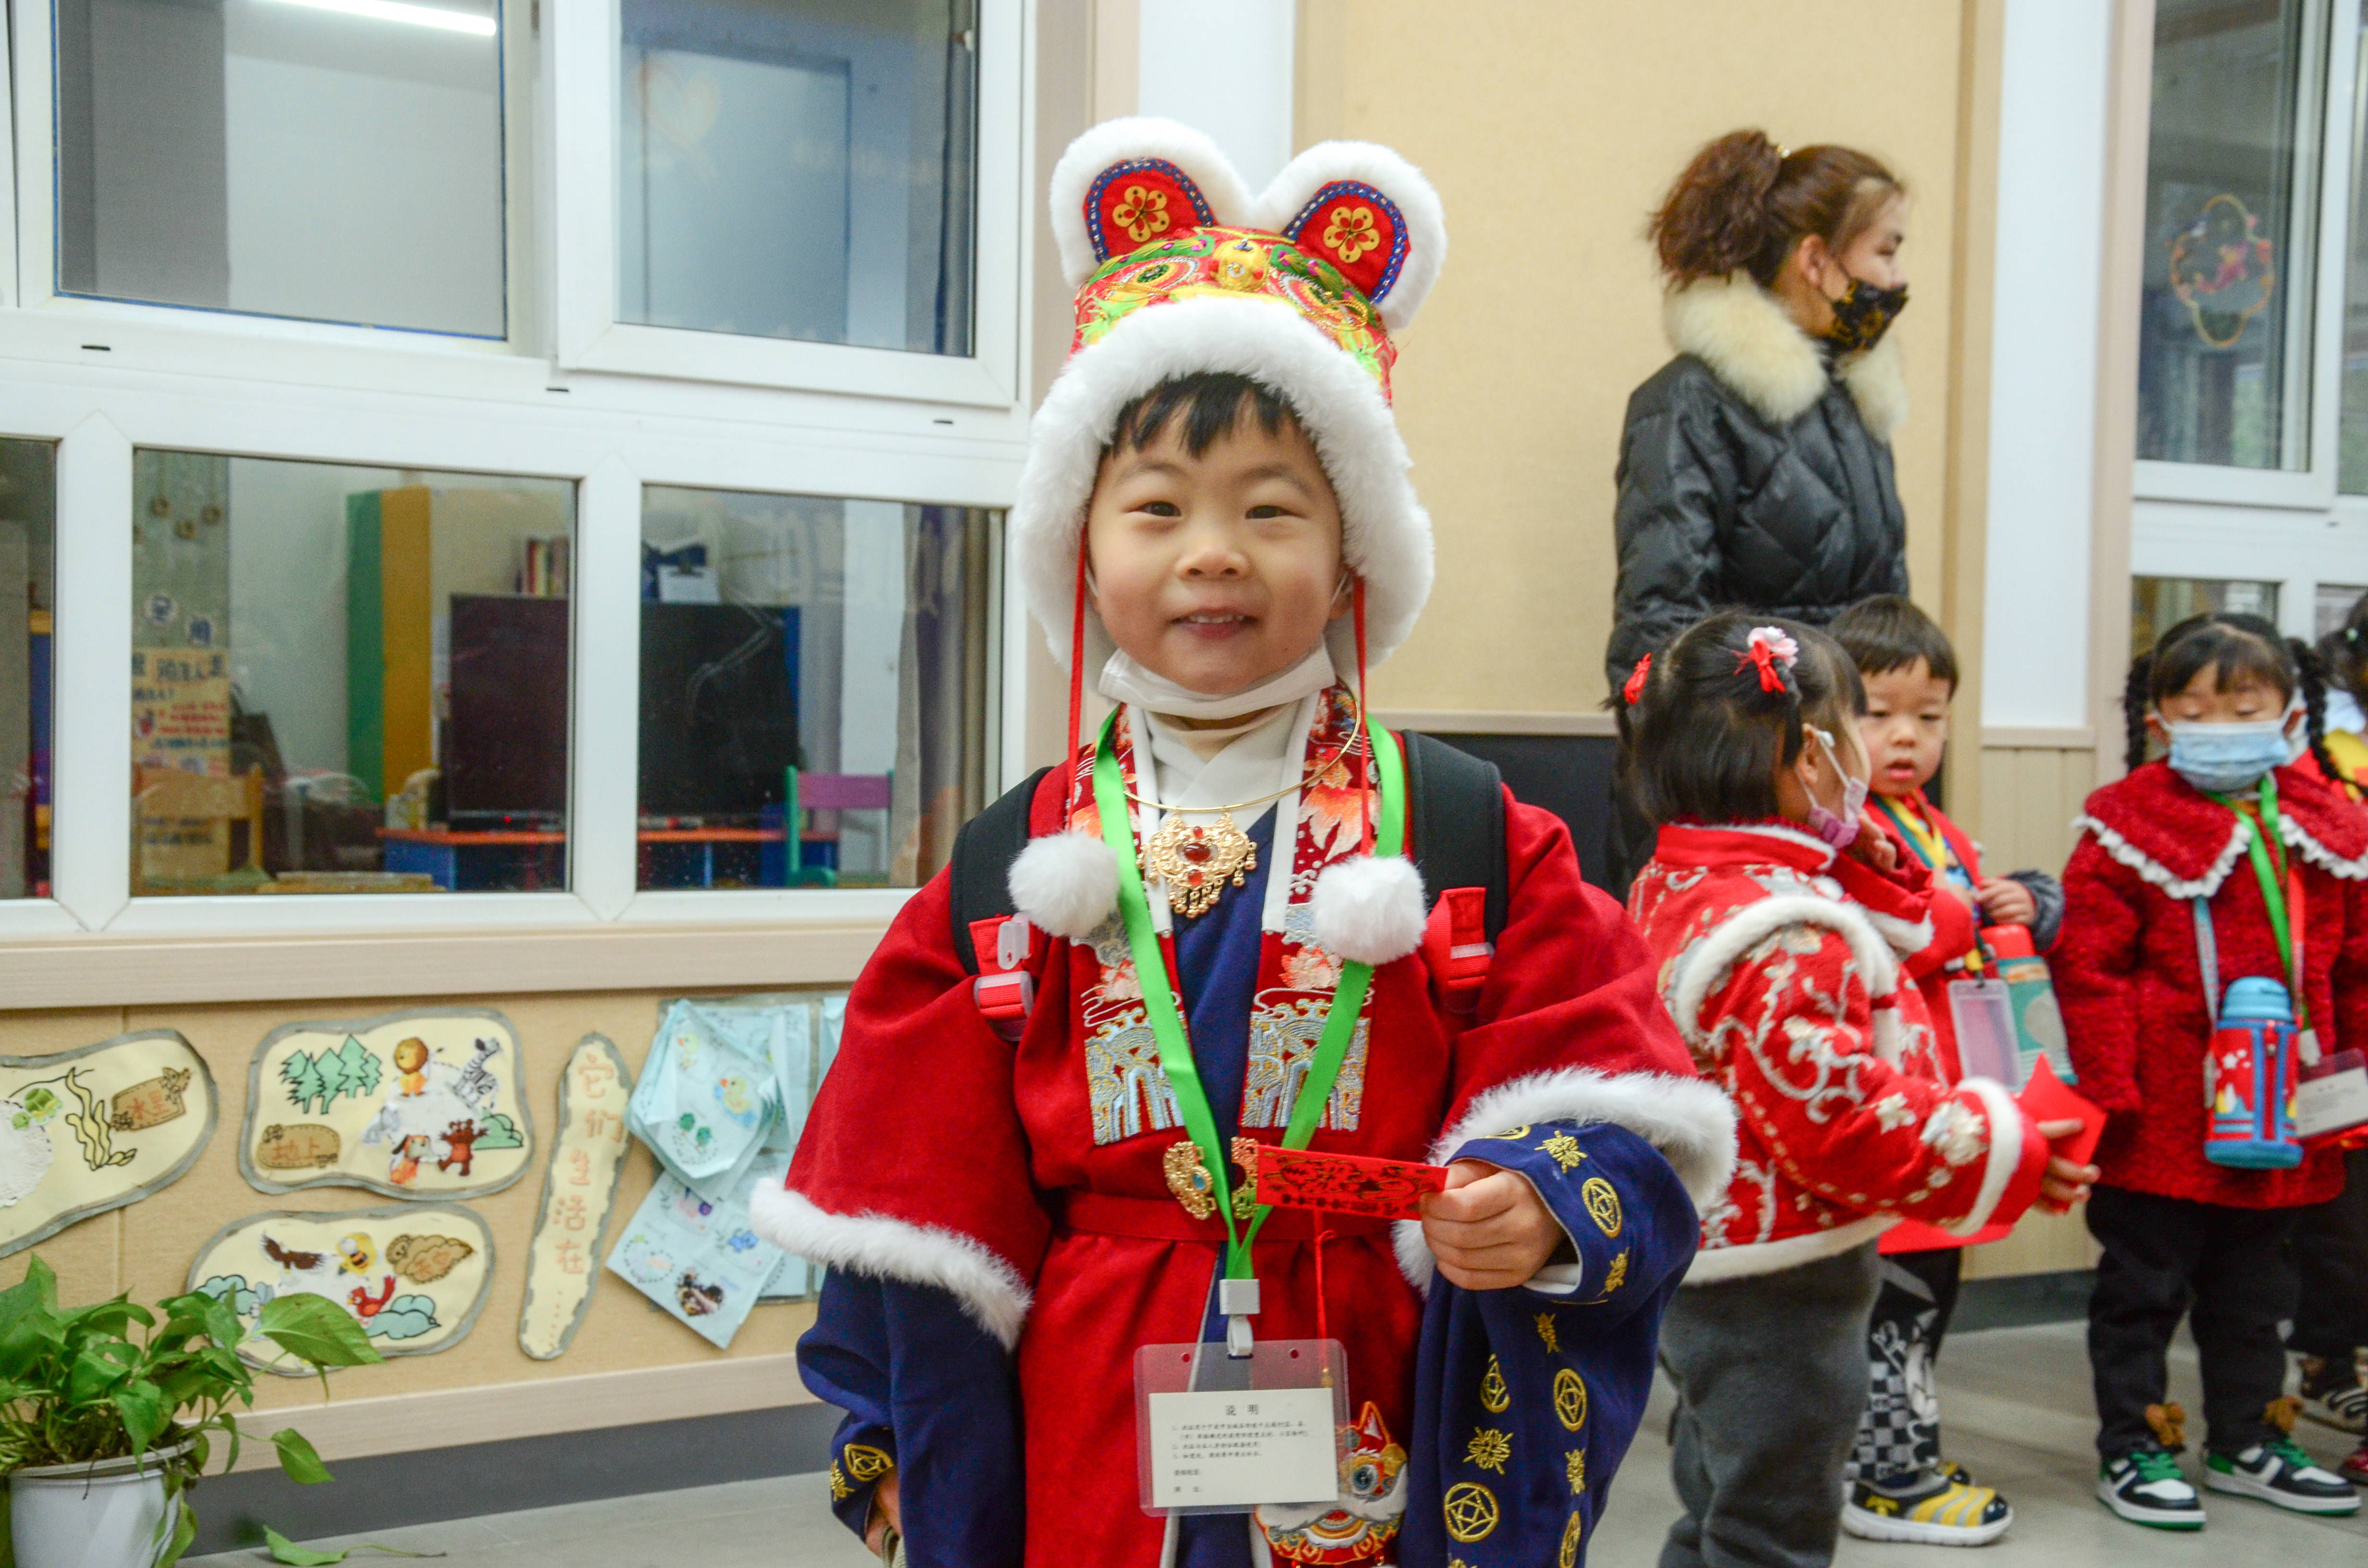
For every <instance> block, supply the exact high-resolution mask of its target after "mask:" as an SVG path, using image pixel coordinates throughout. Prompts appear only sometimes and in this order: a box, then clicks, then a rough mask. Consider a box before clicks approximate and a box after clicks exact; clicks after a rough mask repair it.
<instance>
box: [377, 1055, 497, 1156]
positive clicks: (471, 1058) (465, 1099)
mask: <svg viewBox="0 0 2368 1568" xmlns="http://www.w3.org/2000/svg"><path fill="white" fill-rule="evenodd" d="M500 1052H501V1046H500V1044H499V1042H497V1041H495V1040H486V1039H484V1038H482V1037H481V1038H479V1039H478V1040H475V1041H474V1042H473V1043H472V1045H471V1047H470V1050H469V1054H468V1057H467V1059H466V1060H465V1061H459V1062H456V1061H452V1060H450V1059H449V1058H448V1057H447V1056H446V1055H445V1054H444V1053H443V1051H441V1050H440V1049H438V1048H434V1047H430V1046H429V1045H427V1043H426V1042H425V1041H423V1040H419V1039H417V1038H416V1037H413V1038H410V1039H406V1040H404V1041H403V1042H402V1043H401V1044H400V1045H398V1046H397V1047H396V1054H395V1058H394V1060H395V1066H396V1069H397V1071H396V1072H394V1073H393V1074H390V1075H389V1076H388V1077H387V1079H386V1080H385V1082H384V1084H383V1085H382V1086H381V1093H380V1096H379V1109H378V1115H377V1116H376V1117H374V1118H372V1119H371V1120H370V1125H369V1126H368V1127H366V1128H364V1129H362V1142H363V1143H364V1144H365V1145H366V1146H369V1147H371V1148H385V1149H387V1150H389V1151H390V1153H391V1156H392V1159H391V1163H390V1171H391V1173H401V1174H393V1175H392V1176H391V1179H393V1180H394V1181H395V1182H397V1183H399V1184H401V1185H404V1186H409V1185H410V1183H411V1181H412V1180H413V1179H416V1176H417V1165H416V1163H415V1162H416V1159H417V1158H419V1157H420V1156H428V1157H429V1158H430V1159H431V1160H432V1158H433V1157H434V1156H433V1154H432V1153H431V1151H433V1150H436V1149H438V1148H440V1150H441V1155H442V1158H443V1161H444V1168H450V1165H452V1164H454V1163H459V1164H461V1166H462V1170H461V1174H462V1175H463V1176H465V1175H467V1174H468V1172H467V1161H468V1159H469V1150H470V1145H471V1143H472V1142H474V1143H475V1145H476V1147H477V1148H479V1149H484V1148H489V1147H497V1146H503V1145H500V1144H498V1143H496V1142H492V1141H489V1140H487V1139H485V1138H484V1137H482V1136H472V1137H471V1138H464V1139H462V1140H461V1142H458V1143H457V1144H456V1143H455V1142H452V1136H451V1134H452V1129H454V1128H455V1127H460V1126H466V1127H468V1128H470V1129H471V1130H472V1134H473V1133H475V1131H476V1129H477V1125H478V1119H479V1118H480V1117H481V1116H485V1115H486V1113H488V1112H490V1111H491V1110H492V1108H493V1106H494V1103H495V1099H496V1098H497V1097H498V1096H499V1095H500V1093H501V1081H500V1079H499V1078H497V1077H496V1076H495V1074H494V1072H493V1062H494V1060H495V1057H497V1056H498V1055H499V1054H500ZM493 1120H496V1119H495V1118H490V1117H488V1123H489V1124H490V1122H491V1121H493ZM415 1141H417V1142H415ZM507 1146H510V1147H515V1146H516V1145H514V1144H512V1145H507Z"/></svg>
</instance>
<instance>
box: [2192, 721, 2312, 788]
mask: <svg viewBox="0 0 2368 1568" xmlns="http://www.w3.org/2000/svg"><path fill="white" fill-rule="evenodd" d="M2163 728H2164V729H2166V730H2168V731H2169V732H2170V770H2171V771H2172V772H2173V773H2176V774H2178V775H2179V776H2180V778H2184V779H2186V780H2187V781H2188V782H2189V783H2190V784H2192V785H2193V786H2195V788H2196V789H2198V790H2202V791H2203V793H2205V794H2207V795H2226V794H2229V793H2231V792H2233V791H2235V790H2249V789H2251V788H2252V787H2253V786H2254V785H2255V784H2258V783H2260V778H2261V775H2263V774H2264V773H2267V772H2268V771H2269V770H2270V769H2271V768H2272V767H2283V766H2284V765H2285V764H2286V763H2289V762H2292V761H2293V760H2294V743H2293V742H2292V741H2291V740H2289V739H2288V738H2287V737H2286V720H2285V716H2284V715H2283V714H2281V715H2280V716H2279V717H2277V718H2275V719H2257V720H2249V721H2245V722H2238V723H2231V724H2204V723H2194V722H2172V721H2169V720H2166V721H2164V722H2163Z"/></svg>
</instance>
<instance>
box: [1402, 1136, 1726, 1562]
mask: <svg viewBox="0 0 2368 1568" xmlns="http://www.w3.org/2000/svg"><path fill="white" fill-rule="evenodd" d="M1454 1157H1455V1158H1457V1159H1478V1160H1486V1161H1488V1162H1489V1163H1490V1164H1492V1165H1501V1166H1503V1167H1504V1168H1506V1169H1508V1170H1514V1171H1519V1172H1520V1173H1521V1175H1523V1176H1527V1177H1528V1178H1529V1179H1530V1181H1531V1184H1532V1185H1533V1186H1535V1187H1536V1188H1537V1189H1538V1193H1539V1196H1540V1197H1542V1198H1543V1199H1545V1202H1546V1206H1547V1208H1548V1209H1550V1210H1552V1211H1553V1212H1554V1217H1555V1219H1557V1220H1558V1221H1561V1223H1562V1226H1563V1229H1564V1230H1565V1231H1566V1232H1568V1233H1569V1234H1570V1238H1571V1241H1572V1243H1573V1244H1575V1246H1576V1247H1577V1255H1578V1275H1579V1280H1578V1286H1577V1289H1576V1290H1573V1291H1571V1292H1569V1293H1568V1294H1563V1295H1553V1294H1546V1293H1544V1292H1542V1291H1540V1290H1530V1289H1526V1288H1522V1287H1515V1288H1514V1289H1511V1290H1476V1291H1475V1290H1462V1289H1459V1288H1458V1287H1456V1286H1455V1285H1452V1284H1451V1283H1449V1282H1448V1281H1447V1280H1446V1279H1445V1278H1434V1279H1433V1280H1432V1282H1431V1287H1430V1294H1429V1301H1427V1303H1426V1304H1425V1306H1424V1309H1423V1322H1422V1346H1421V1350H1420V1353H1419V1358H1418V1360H1417V1371H1416V1377H1417V1381H1416V1385H1415V1431H1414V1435H1413V1440H1412V1442H1411V1444H1410V1445H1409V1448H1410V1450H1411V1451H1410V1453H1409V1456H1408V1460H1409V1462H1408V1466H1407V1487H1408V1491H1407V1500H1406V1529H1405V1534H1404V1536H1403V1537H1402V1538H1401V1540H1402V1551H1403V1560H1404V1561H1406V1562H1447V1561H1449V1560H1450V1559H1451V1558H1454V1559H1459V1560H1461V1561H1462V1562H1463V1563H1465V1564H1466V1565H1467V1568H1516V1565H1518V1568H1535V1565H1536V1564H1539V1563H1545V1562H1552V1563H1555V1564H1557V1565H1558V1568H1575V1565H1577V1564H1578V1563H1581V1562H1585V1560H1586V1543H1587V1540H1588V1537H1589V1536H1590V1535H1592V1534H1593V1533H1594V1524H1595V1519H1596V1517H1597V1516H1598V1514H1599V1512H1600V1509H1601V1507H1602V1506H1603V1497H1604V1493H1605V1491H1606V1489H1607V1488H1608V1487H1609V1485H1610V1483H1611V1476H1612V1472H1613V1471H1616V1470H1617V1469H1618V1468H1619V1466H1620V1461H1621V1460H1622V1458H1623V1457H1624V1456H1625V1455H1626V1453H1627V1451H1628V1445H1629V1444H1630V1442H1631V1441H1633V1440H1634V1437H1635V1436H1636V1426H1637V1424H1638V1423H1639V1422H1640V1421H1642V1420H1643V1419H1644V1414H1645V1398H1646V1396H1647V1395H1648V1394H1649V1393H1650V1392H1651V1391H1652V1383H1653V1357H1654V1349H1655V1346H1656V1343H1657V1341H1658V1339H1659V1336H1660V1327H1661V1312H1662V1310H1663V1309H1664V1308H1665V1307H1667V1306H1668V1301H1669V1297H1670V1295H1671V1293H1672V1292H1674V1291H1675V1290H1677V1288H1678V1282H1679V1280H1680V1279H1682V1278H1684V1277H1685V1271H1686V1267H1687V1266H1688V1265H1689V1264H1690V1263H1691V1262H1692V1260H1693V1254H1694V1247H1695V1244H1696V1243H1697V1241H1698V1239H1699V1237H1700V1234H1701V1221H1700V1219H1699V1217H1698V1216H1697V1215H1696V1214H1695V1212H1694V1207H1693V1204H1692V1202H1691V1200H1689V1199H1688V1198H1687V1197H1686V1193H1685V1188H1684V1187H1682V1186H1681V1185H1680V1184H1679V1180H1678V1176H1677V1173H1676V1172H1675V1171H1673V1170H1671V1169H1670V1168H1669V1164H1668V1161H1667V1160H1665V1159H1664V1158H1662V1156H1661V1154H1660V1153H1659V1152H1658V1151H1656V1150H1655V1149H1654V1148H1653V1146H1652V1145H1651V1144H1649V1143H1647V1142H1645V1140H1644V1139H1642V1138H1640V1137H1638V1136H1637V1135H1636V1134H1635V1133H1634V1132H1631V1131H1628V1130H1627V1129H1625V1128H1622V1127H1615V1126H1611V1125H1610V1124H1608V1123H1600V1122H1598V1123H1589V1124H1588V1125H1586V1126H1579V1125H1577V1124H1575V1123H1571V1122H1537V1123H1534V1124H1532V1125H1531V1126H1530V1127H1527V1128H1522V1129H1518V1130H1516V1131H1515V1132H1514V1133H1513V1134H1511V1135H1508V1136H1506V1137H1501V1138H1483V1139H1474V1140H1472V1141H1470V1142H1466V1143H1464V1144H1463V1146H1462V1147H1461V1148H1459V1149H1458V1150H1456V1151H1455V1154H1454Z"/></svg>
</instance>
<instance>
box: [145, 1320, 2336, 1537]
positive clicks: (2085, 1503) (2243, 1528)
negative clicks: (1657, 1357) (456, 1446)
mask: <svg viewBox="0 0 2368 1568" xmlns="http://www.w3.org/2000/svg"><path fill="white" fill-rule="evenodd" d="M2081 1335H2082V1330H2081V1327H2080V1325H2078V1324H2055V1325H2050V1326H2047V1327H2043V1328H2016V1329H1998V1330H1994V1331H1992V1332H1990V1333H1987V1334H1968V1335H1959V1336H1957V1337H1954V1338H1952V1340H1951V1341H1950V1343H1949V1347H1948V1351H1947V1354H1946V1355H1944V1356H1943V1357H1942V1358H1941V1381H1942V1383H1943V1385H1944V1392H1943V1394H1942V1398H1941V1408H1942V1411H1943V1414H1944V1418H1945V1420H1946V1421H1947V1424H1948V1432H1949V1447H1950V1449H1951V1452H1952V1456H1953V1457H1954V1458H1956V1459H1958V1460H1963V1461H1964V1463H1965V1464H1966V1465H1968V1466H1970V1467H1971V1468H1972V1469H1973V1471H1975V1474H1976V1475H1978V1476H1979V1477H1980V1478H1981V1479H1982V1480H1984V1481H1987V1482H1990V1483H1995V1484H1996V1485H1997V1486H1998V1488H1999V1490H2001V1491H2003V1492H2004V1493H2006V1494H2007V1495H2008V1496H2009V1498H2011V1499H2012V1500H2013V1502H2014V1505H2015V1511H2016V1516H2017V1517H2016V1521H2015V1526H2014V1528H2013V1529H2012V1530H2010V1531H2009V1532H2008V1534H2007V1535H2006V1537H2005V1539H2003V1540H2000V1541H1998V1542H1997V1543H1996V1544H1995V1545H1992V1546H1989V1547H1987V1548H1985V1549H1983V1550H1982V1551H1980V1552H1979V1553H1977V1554H1974V1553H1966V1552H1962V1551H1948V1550H1946V1549H1943V1548H1938V1547H1918V1546H1889V1545H1874V1544H1871V1543H1869V1542H1865V1541H1858V1540H1849V1539H1848V1538H1845V1539H1844V1540H1843V1541H1842V1544H1841V1551H1840V1552H1839V1556H1838V1557H1837V1559H1836V1561H1837V1562H1839V1563H1840V1564H1842V1565H1844V1568H2107V1565H2109V1564H2110V1565H2112V1568H2125V1565H2128V1568H2136V1565H2140V1564H2143V1565H2146V1568H2152V1565H2154V1564H2157V1563H2159V1564H2167V1565H2177V1564H2181V1563H2196V1564H2203V1563H2214V1564H2221V1563H2233V1562H2243V1563H2265V1564H2267V1563H2274V1564H2278V1565H2279V1568H2316V1565H2318V1564H2328V1565H2330V1568H2331V1565H2335V1564H2343V1565H2346V1568H2349V1565H2353V1564H2358V1563H2360V1562H2363V1561H2368V1517H2357V1516H2355V1517H2352V1518H2349V1519H2337V1520H2319V1519H2308V1518H2304V1517H2299V1516H2296V1515H2292V1514H2286V1513H2283V1512H2280V1511H2279V1510H2277V1509H2274V1508H2271V1507H2270V1506H2267V1505H2265V1504H2260V1503H2253V1502H2249V1501H2246V1500H2243V1499H2239V1498H2233V1497H2221V1496H2217V1495H2216V1494H2206V1499H2207V1506H2208V1507H2209V1509H2210V1511H2211V1518H2212V1523H2211V1525H2210V1527H2209V1528H2207V1529H2205V1530H2204V1531H2203V1533H2202V1534H2201V1535H2195V1536H2175V1535H2167V1534H2164V1533H2162V1532H2159V1531H2155V1530H2146V1529H2141V1528H2138V1527H2136V1526H2135V1525H2127V1524H2123V1523H2122V1522H2121V1521H2120V1520H2119V1519H2116V1518H2114V1517H2112V1515H2110V1514H2108V1513H2106V1512H2105V1510H2104V1509H2103V1508H2101V1507H2100V1506H2098V1505H2097V1503H2096V1502H2095V1501H2094V1500H2093V1499H2092V1497H2091V1495H2090V1493H2089V1487H2090V1484H2091V1482H2092V1479H2093V1477H2094V1475H2095V1460H2094V1459H2093V1458H2092V1457H2091V1450H2090V1449H2089V1439H2090V1434H2091V1425H2090V1406H2089V1392H2088V1376H2089V1368H2088V1358H2087V1355H2086V1353H2085V1350H2084V1348H2083V1346H2082V1338H2081ZM2172 1380H2173V1388H2172V1396H2173V1397H2174V1398H2176V1399H2179V1400H2180V1401H2181V1402H2182V1403H2185V1404H2186V1406H2187V1407H2188V1409H2189V1410H2191V1411H2198V1410H2201V1408H2202V1406H2203V1399H2202V1395H2201V1393H2200V1391H2199V1390H2198V1388H2197V1386H2196V1381H2195V1364H2194V1356H2193V1352H2192V1350H2188V1351H2185V1352H2183V1353H2182V1354H2181V1355H2180V1356H2178V1357H2176V1358H2174V1360H2173V1363H2172ZM1667 1415H1668V1396H1667V1392H1666V1390H1665V1391H1663V1392H1661V1393H1660V1394H1659V1395H1658V1396H1656V1399H1655V1402H1654V1405H1653V1408H1652V1410H1651V1412H1650V1413H1649V1414H1648V1415H1647V1416H1646V1418H1645V1430H1644V1431H1643V1432H1642V1433H1640V1434H1639V1436H1638V1437H1637V1441H1636V1446H1635V1448H1634V1449H1633V1450H1632V1451H1631V1453H1630V1455H1629V1458H1628V1462H1627V1464H1626V1465H1625V1466H1624V1467H1623V1468H1622V1471H1621V1472H1620V1478H1619V1482H1618V1484H1617V1487H1616V1495H1615V1496H1614V1497H1613V1498H1612V1499H1611V1506H1610V1508H1609V1510H1608V1511H1607V1513H1606V1514H1605V1516H1604V1518H1603V1521H1602V1523H1601V1525H1600V1527H1599V1528H1598V1529H1597V1531H1596V1536H1595V1540H1594V1541H1593V1543H1592V1545H1591V1546H1590V1548H1589V1550H1588V1562H1590V1563H1591V1564H1593V1565H1594V1568H1650V1565H1651V1564H1652V1563H1653V1562H1655V1561H1656V1558H1657V1556H1658V1553H1659V1550H1660V1539H1661V1533H1662V1531H1663V1530H1664V1529H1665V1528H1667V1526H1668V1520H1669V1517H1670V1516H1671V1514H1672V1513H1673V1512H1674V1511H1675V1507H1674V1504H1673V1502H1672V1494H1671V1493H1670V1490H1669V1480H1668V1449H1667V1448H1666V1447H1665V1446H1664V1445H1663V1443H1662V1441H1661V1432H1662V1430H1663V1428H1664V1425H1665V1422H1666V1417H1667ZM2296 1435H2297V1436H2298V1437H2300V1438H2301V1439H2302V1441H2303V1443H2304V1445H2305V1447H2306V1448H2309V1449H2311V1450H2312V1451H2313V1452H2315V1453H2317V1455H2319V1456H2320V1457H2321V1458H2322V1459H2323V1460H2327V1461H2328V1462H2330V1463H2331V1462H2333V1461H2334V1460H2338V1459H2340V1458H2341V1457H2342V1456H2343V1454H2345V1453H2346V1452H2348V1451H2350V1443H2349V1440H2348V1439H2345V1438H2344V1437H2341V1436H2340V1434H2336V1433H2332V1432H2328V1431H2327V1430H2325V1429H2324V1428H2321V1427H2316V1426H2304V1427H2302V1428H2301V1429H2300V1430H2299V1431H2298V1432H2297V1434H2296ZM372 1539H374V1540H380V1541H382V1542H384V1543H385V1544H387V1545H389V1546H401V1547H408V1548H410V1549H412V1550H414V1551H442V1552H444V1553H446V1554H447V1555H446V1557H445V1559H444V1563H445V1568H683V1565H684V1564H697V1565H698V1568H760V1565H761V1568H862V1565H863V1564H864V1563H867V1562H871V1558H870V1557H868V1556H867V1555H866V1554H865V1553H864V1551H863V1550H862V1548H861V1547H860V1546H858V1545H857V1544H856V1543H855V1541H854V1540H853V1539H852V1538H851V1537H849V1536H848V1534H847V1533H846V1532H845V1531H844V1530H842V1529H840V1528H838V1525H837V1522H836V1521H835V1520H833V1519H832V1517H830V1513H829V1510H828V1508H827V1507H826V1506H825V1496H824V1490H823V1482H822V1478H821V1477H820V1476H818V1475H802V1476H791V1477H789V1478H787V1479H784V1480H780V1481H752V1482H743V1483H736V1484H734V1485H729V1486H711V1487H703V1488H699V1489H696V1490H691V1491H684V1492H666V1493H658V1494H651V1495H647V1496H641V1497H622V1498H618V1499H615V1500H613V1501H610V1502H605V1503H587V1504H582V1505H579V1506H574V1507H566V1508H546V1509H539V1510H536V1511H533V1512H529V1513H520V1514H502V1515H496V1516H494V1517H489V1518H482V1519H466V1520H461V1521H457V1522H454V1523H450V1524H441V1525H421V1526H417V1527H416V1528H410V1529H402V1530H390V1531H381V1532H380V1533H379V1534H378V1535H376V1536H375V1537H373V1538H372ZM309 1544H314V1545H321V1546H342V1545H347V1544H351V1543H350V1542H348V1541H346V1540H336V1541H321V1542H313V1543H309ZM190 1561H191V1562H192V1563H193V1564H195V1565H198V1568H232V1565H233V1564H236V1565H238V1568H252V1565H254V1564H257V1563H261V1562H266V1561H268V1559H266V1558H265V1557H264V1556H263V1554H262V1553H260V1552H226V1553H223V1554H222V1555H220V1556H216V1557H207V1558H197V1559H192V1560H190ZM354 1561H355V1562H357V1563H366V1562H374V1561H375V1562H389V1561H392V1560H391V1559H386V1558H371V1557H357V1558H356V1559H355V1560H354Z"/></svg>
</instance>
